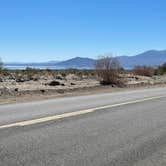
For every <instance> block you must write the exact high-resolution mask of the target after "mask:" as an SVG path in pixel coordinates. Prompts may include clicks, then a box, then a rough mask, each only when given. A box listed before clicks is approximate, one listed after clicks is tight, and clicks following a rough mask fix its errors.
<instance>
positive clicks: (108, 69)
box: [95, 56, 122, 85]
mask: <svg viewBox="0 0 166 166" xmlns="http://www.w3.org/2000/svg"><path fill="white" fill-rule="evenodd" d="M95 70H96V74H97V76H98V78H99V80H100V83H101V84H102V85H111V84H115V85H120V84H121V83H122V82H121V80H120V77H119V73H120V63H119V61H118V59H117V58H113V57H109V56H102V57H99V59H98V60H96V62H95Z"/></svg>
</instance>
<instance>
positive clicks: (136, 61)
mask: <svg viewBox="0 0 166 166" xmlns="http://www.w3.org/2000/svg"><path fill="white" fill-rule="evenodd" d="M117 58H118V59H119V61H120V64H121V65H122V66H123V67H124V68H127V69H131V68H133V67H134V66H137V65H140V66H143V65H146V66H158V65H161V64H163V63H165V62H166V50H162V51H157V50H150V51H146V52H144V53H141V54H138V55H135V56H119V57H117ZM94 63H95V59H91V58H81V57H76V58H72V59H69V60H66V61H61V62H58V61H49V62H42V63H7V64H5V65H11V66H12V65H13V66H35V67H40V66H46V67H48V66H50V68H51V67H53V68H63V69H65V68H78V69H91V68H93V67H94Z"/></svg>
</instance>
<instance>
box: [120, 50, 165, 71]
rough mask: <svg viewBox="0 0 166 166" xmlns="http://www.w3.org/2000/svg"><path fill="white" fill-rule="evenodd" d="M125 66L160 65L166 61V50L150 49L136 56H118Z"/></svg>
mask: <svg viewBox="0 0 166 166" xmlns="http://www.w3.org/2000/svg"><path fill="white" fill-rule="evenodd" d="M118 59H119V61H120V63H121V65H122V66H123V67H124V68H133V67H134V66H136V65H140V66H143V65H146V66H158V65H161V64H163V63H164V62H166V50H162V51H157V50H150V51H146V52H144V53H141V54H138V55H136V56H120V57H118Z"/></svg>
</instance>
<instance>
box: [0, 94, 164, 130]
mask: <svg viewBox="0 0 166 166" xmlns="http://www.w3.org/2000/svg"><path fill="white" fill-rule="evenodd" d="M164 97H166V95H163V96H155V97H150V98H144V99H138V100H134V101H128V102H123V103H118V104H112V105H106V106H102V107H96V108H91V109H86V110H81V111H74V112H69V113H63V114H60V115H52V116H48V117H43V118H37V119H33V120H27V121H22V122H16V123H11V124H7V125H2V126H0V129H4V128H10V127H19V126H28V125H33V124H38V123H43V122H48V121H53V120H58V119H63V118H68V117H74V116H79V115H83V114H88V113H92V112H95V111H97V110H101V109H106V108H113V107H118V106H123V105H128V104H134V103H140V102H143V101H148V100H154V99H160V98H164Z"/></svg>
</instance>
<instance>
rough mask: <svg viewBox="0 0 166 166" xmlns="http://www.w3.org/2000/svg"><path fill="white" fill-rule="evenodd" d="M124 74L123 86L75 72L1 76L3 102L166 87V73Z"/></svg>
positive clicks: (0, 93)
mask: <svg viewBox="0 0 166 166" xmlns="http://www.w3.org/2000/svg"><path fill="white" fill-rule="evenodd" d="M122 77H123V78H124V82H125V86H124V87H123V88H119V87H117V86H101V85H100V84H99V81H98V80H96V79H95V78H89V77H81V78H79V77H78V76H75V75H73V74H70V75H68V76H66V77H65V78H62V77H60V78H58V77H57V79H55V78H52V77H47V78H46V77H41V78H40V79H38V80H23V81H16V79H9V78H1V82H0V104H6V103H15V102H27V101H34V100H42V99H50V98H56V97H64V96H76V95H87V94H95V93H112V92H117V91H125V90H132V89H140V88H151V87H161V86H162V87H163V86H166V76H153V77H143V76H135V75H131V74H126V75H123V76H122ZM2 79H3V80H2ZM52 81H57V82H59V84H60V85H55V86H50V85H49V83H50V82H52Z"/></svg>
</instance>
